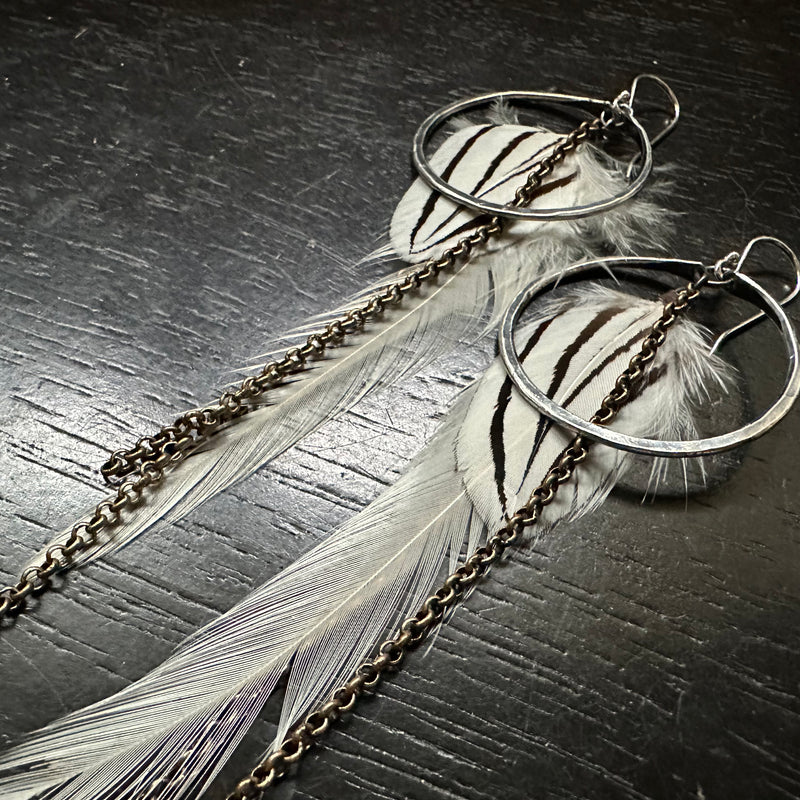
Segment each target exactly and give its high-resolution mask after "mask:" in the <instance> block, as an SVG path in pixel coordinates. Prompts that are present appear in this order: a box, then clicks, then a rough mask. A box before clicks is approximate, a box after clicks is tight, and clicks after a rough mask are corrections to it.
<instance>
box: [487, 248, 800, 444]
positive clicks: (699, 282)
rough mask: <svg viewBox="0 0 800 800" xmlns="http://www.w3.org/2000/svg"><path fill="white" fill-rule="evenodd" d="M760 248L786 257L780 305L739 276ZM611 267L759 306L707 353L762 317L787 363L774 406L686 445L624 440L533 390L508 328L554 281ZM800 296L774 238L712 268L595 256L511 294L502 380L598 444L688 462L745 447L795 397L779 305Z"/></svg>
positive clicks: (795, 364) (792, 337) (797, 366)
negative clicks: (684, 281)
mask: <svg viewBox="0 0 800 800" xmlns="http://www.w3.org/2000/svg"><path fill="white" fill-rule="evenodd" d="M760 244H767V245H772V246H774V247H776V248H777V249H779V250H780V251H781V252H782V253H783V254H784V255H785V256H787V257H788V258H789V259H790V261H791V264H792V267H793V269H794V273H795V281H794V286H793V288H792V289H791V291H790V292H789V293H788V295H787V296H786V297H784V298H783V299H782V300H781V301H778V300H776V299H775V298H774V297H773V296H772V295H771V294H770V293H769V292H768V291H767V290H766V289H765V288H764V287H763V286H762V285H761V284H759V283H758V282H757V281H755V280H753V279H752V278H751V277H749V276H748V275H745V274H744V273H743V272H742V266H743V265H744V263H745V262H746V261H747V259H748V257H749V255H750V253H751V251H752V250H753V248H754V247H755V246H757V245H760ZM613 267H635V268H637V269H656V270H662V271H666V272H672V273H674V274H677V275H680V276H681V277H684V278H688V279H694V286H695V288H696V289H697V290H700V289H701V288H703V287H726V288H731V289H733V290H734V291H736V290H737V289H744V290H746V292H747V293H748V294H750V296H751V297H753V298H755V300H756V302H757V303H758V304H759V305H760V306H761V310H760V312H759V313H758V314H755V315H754V316H752V317H750V318H749V319H747V320H745V321H744V322H742V323H740V324H738V325H736V326H735V327H733V328H731V329H729V330H727V331H725V332H724V333H722V334H721V335H720V336H719V337H718V338H717V339H716V341H715V342H714V344H713V346H712V348H711V350H710V352H711V353H713V352H714V351H715V350H716V349H717V348H718V347H719V346H720V345H721V344H722V342H723V341H724V340H726V339H727V338H729V337H730V336H732V335H734V334H736V333H739V332H741V331H742V330H744V329H745V328H747V327H749V326H750V325H752V324H753V323H754V322H756V321H757V320H759V319H761V318H762V317H763V316H768V317H770V318H771V319H772V320H773V321H774V322H775V324H776V325H777V326H778V329H779V331H780V334H781V338H782V339H783V343H784V346H785V349H786V357H787V361H788V370H787V375H786V380H785V383H784V386H783V389H782V391H781V393H780V395H779V397H778V398H777V400H775V402H774V403H773V404H772V405H771V406H770V407H769V408H768V409H767V410H766V411H765V412H764V413H763V414H761V415H760V416H759V417H757V418H756V419H755V420H753V421H751V422H749V423H747V424H745V425H743V426H742V427H741V428H738V429H737V430H735V431H731V432H729V433H724V434H720V435H718V436H711V437H708V438H704V439H695V440H691V441H657V440H654V439H647V438H642V437H635V436H628V435H626V434H624V433H620V432H618V431H613V430H609V429H608V428H607V427H605V426H604V425H600V424H597V423H596V422H595V421H592V420H586V419H582V418H581V417H579V416H578V415H576V414H574V413H572V412H571V411H569V410H567V409H566V408H564V407H563V406H562V405H560V404H559V403H557V402H555V401H554V400H552V399H550V398H549V397H548V396H547V395H546V394H545V393H544V392H543V391H542V390H541V388H540V387H538V386H537V385H536V384H535V383H534V382H533V381H532V380H531V378H530V376H529V375H528V374H527V372H526V371H525V369H524V368H523V365H522V362H521V360H520V357H519V354H518V353H517V350H516V346H515V343H514V328H515V327H516V324H517V322H518V321H519V318H520V316H521V315H522V312H523V311H524V310H525V309H526V308H527V307H528V305H529V304H530V303H531V302H532V301H533V300H534V299H535V298H537V297H538V296H540V295H541V294H542V293H543V292H545V291H546V290H547V289H548V288H551V287H552V286H553V285H554V284H556V283H557V282H560V281H564V280H569V279H570V278H575V277H584V276H585V275H587V274H590V273H594V272H597V271H598V270H605V271H608V270H609V269H611V268H613ZM798 292H800V259H798V257H797V255H796V254H795V253H794V251H793V250H792V249H791V248H790V247H789V246H788V245H787V244H786V243H785V242H782V241H781V240H780V239H776V238H774V237H771V236H759V237H757V238H755V239H753V240H751V241H750V242H749V243H748V244H747V246H746V247H745V248H744V250H743V251H742V252H741V254H740V253H735V252H734V253H730V254H729V255H728V256H726V257H725V258H723V259H721V260H720V261H717V262H716V263H714V264H711V265H706V264H703V263H702V262H700V261H690V260H684V259H674V258H643V257H630V256H626V257H612V258H598V259H593V260H591V261H585V262H581V263H578V264H574V265H572V266H571V267H569V268H567V269H566V270H564V271H563V272H562V273H561V274H560V275H558V276H555V277H554V276H548V277H546V278H543V279H541V280H538V281H535V282H534V283H532V284H530V285H529V286H527V287H526V288H525V289H523V290H522V291H521V292H520V293H519V295H517V297H516V299H515V300H514V302H513V303H512V304H511V306H509V308H508V310H507V311H506V313H505V314H504V316H503V319H502V321H501V324H500V330H499V348H500V356H501V358H502V360H503V363H504V364H505V368H506V370H507V372H508V376H509V378H510V379H511V381H512V382H513V383H514V385H515V386H516V388H517V389H518V391H519V392H520V393H521V394H522V396H523V397H524V398H525V399H526V400H527V401H528V402H529V403H530V404H531V405H532V406H534V407H535V408H536V409H537V410H538V411H539V412H541V413H542V414H544V415H545V416H546V417H549V418H550V419H551V420H553V421H554V422H557V423H558V424H559V425H562V426H563V427H564V428H567V429H568V430H570V431H572V432H574V433H577V434H581V435H584V436H586V437H588V438H590V439H593V440H595V441H598V442H602V443H603V444H607V445H609V446H611V447H615V448H617V449H619V450H625V451H628V452H631V453H640V454H643V455H650V456H660V457H668V458H689V457H694V456H703V455H710V454H712V453H719V452H723V451H725V450H731V449H733V448H734V447H738V446H739V445H742V444H745V443H746V442H749V441H752V440H753V439H757V438H758V437H759V436H762V435H763V434H765V433H766V432H767V431H768V430H770V429H771V428H773V427H774V426H775V425H777V423H778V422H780V420H782V419H783V418H784V417H785V416H786V414H787V413H788V412H789V410H790V409H791V408H792V406H793V405H794V403H795V401H796V400H797V397H798V394H800V354H799V352H798V339H797V333H796V331H795V329H794V326H793V325H792V323H791V321H790V320H789V318H788V316H787V315H786V312H785V311H784V309H783V306H784V305H786V304H787V303H788V302H790V301H791V300H793V299H794V298H795V297H796V296H797V294H798Z"/></svg>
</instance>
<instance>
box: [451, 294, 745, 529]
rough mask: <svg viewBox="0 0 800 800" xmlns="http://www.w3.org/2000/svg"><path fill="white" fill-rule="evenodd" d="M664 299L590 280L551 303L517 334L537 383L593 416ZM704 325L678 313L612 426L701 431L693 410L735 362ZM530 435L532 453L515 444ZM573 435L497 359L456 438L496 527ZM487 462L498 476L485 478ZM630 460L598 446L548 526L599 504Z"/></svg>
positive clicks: (470, 480)
mask: <svg viewBox="0 0 800 800" xmlns="http://www.w3.org/2000/svg"><path fill="white" fill-rule="evenodd" d="M663 309H664V301H662V300H648V299H644V298H641V297H634V296H632V295H630V294H627V293H623V292H618V291H614V290H611V289H605V288H602V287H589V288H584V289H581V290H577V291H573V292H571V293H570V294H569V295H567V296H566V297H565V298H564V299H560V300H555V301H552V302H550V303H548V304H546V306H545V307H544V308H543V309H542V311H541V312H539V314H538V315H537V318H536V319H535V320H534V321H532V322H530V323H528V324H526V325H525V326H524V327H522V328H521V329H520V330H519V331H518V332H517V335H516V337H515V338H516V344H517V351H518V353H519V354H520V357H521V359H522V362H523V364H524V366H525V371H526V372H527V373H528V374H529V375H530V376H531V378H532V380H533V381H534V383H536V384H537V386H539V387H540V388H541V389H543V390H544V391H545V392H546V393H547V394H548V396H550V397H552V398H553V399H555V400H556V401H557V402H558V403H560V404H561V405H563V406H564V407H565V408H567V409H569V410H570V411H572V412H573V413H575V414H577V415H578V416H580V417H582V418H584V419H589V418H590V417H591V416H592V414H594V413H595V412H596V411H597V410H598V409H599V407H600V403H601V402H602V400H603V398H604V397H605V395H606V394H607V393H608V391H609V390H610V389H611V388H612V387H613V386H614V382H615V381H616V379H617V376H618V375H619V374H620V373H621V372H622V371H623V370H624V369H625V368H626V367H627V365H628V362H629V361H630V359H631V356H632V355H633V354H634V353H635V352H637V351H638V349H639V347H640V346H641V343H642V341H643V339H644V338H645V336H646V335H647V334H648V333H649V331H650V329H651V328H652V326H653V323H654V322H655V321H656V320H657V319H658V317H659V316H660V315H661V313H662V311H663ZM708 350H709V348H708V343H707V337H706V334H705V331H704V329H703V328H702V327H701V326H699V325H697V324H696V323H693V322H688V321H687V320H685V319H680V320H679V321H678V322H677V323H676V324H675V326H674V327H673V329H672V330H671V331H670V333H669V335H668V337H667V339H666V342H665V343H664V345H663V346H662V347H661V348H660V349H659V351H658V353H657V355H656V359H655V361H654V363H653V364H652V365H651V368H650V370H649V371H648V373H647V379H646V381H645V383H644V386H643V388H641V389H640V391H639V393H638V395H637V398H636V400H635V402H631V403H628V404H626V405H625V406H623V407H622V409H621V410H620V413H619V415H618V416H617V418H616V420H614V422H613V423H612V424H611V427H612V428H613V429H615V430H621V431H623V432H625V433H628V434H630V435H633V436H645V437H647V436H649V437H655V438H662V439H663V438H667V439H687V438H694V437H695V436H696V434H697V430H696V426H695V421H694V419H695V414H694V409H695V408H696V407H697V406H698V405H699V403H700V402H701V401H702V400H703V399H705V398H706V397H707V396H708V395H707V393H708V387H709V386H713V387H716V388H717V389H721V390H727V387H728V386H729V385H730V369H729V367H728V366H727V365H726V364H725V362H724V361H722V360H721V359H720V358H719V357H717V356H710V355H709V353H708ZM520 437H524V438H526V439H527V440H529V441H530V442H531V443H532V444H533V449H532V451H527V452H526V451H525V450H524V449H523V448H520V447H515V446H514V443H515V442H516V441H518V439H519V438H520ZM572 438H573V434H571V433H570V432H569V431H566V430H564V429H563V428H560V427H558V426H556V425H554V424H553V423H552V422H551V421H550V420H548V419H546V418H545V417H542V416H541V415H540V414H539V413H538V412H537V411H536V410H535V409H534V408H533V407H532V406H531V405H530V404H529V403H528V402H527V401H526V400H525V398H524V397H523V396H522V395H521V394H520V393H519V392H518V390H517V389H516V387H514V385H513V384H512V383H511V380H510V378H509V377H508V376H507V374H506V371H505V369H504V367H503V364H502V362H501V361H499V359H498V360H497V361H496V362H495V363H494V364H493V365H492V366H491V367H490V368H489V369H488V370H487V372H486V374H485V376H484V378H483V379H482V381H481V383H480V385H479V386H478V388H477V390H476V392H475V394H474V396H473V399H472V402H471V406H470V409H469V412H468V414H467V416H466V419H465V422H464V425H463V427H462V429H461V432H460V434H459V438H458V446H457V463H458V468H459V471H460V472H461V474H462V477H463V479H464V481H465V483H466V486H467V490H468V492H469V495H470V499H471V500H472V502H473V504H474V505H475V508H476V510H477V511H478V513H479V514H480V516H481V518H482V519H483V520H484V521H485V522H486V523H487V524H488V525H490V526H492V525H498V524H500V522H501V521H502V520H503V519H504V518H505V516H506V515H507V514H508V515H510V514H513V513H514V511H516V510H517V508H518V507H519V506H520V505H522V504H523V503H524V502H525V501H526V500H527V499H528V498H529V497H530V494H531V492H532V491H533V490H534V489H535V488H536V487H537V486H538V484H539V483H540V482H541V480H542V478H543V477H544V475H545V474H546V473H547V471H548V469H549V468H550V467H551V466H553V465H554V464H555V462H556V460H557V459H558V457H559V456H560V454H561V453H562V451H563V450H564V448H565V447H566V446H567V445H568V444H569V442H570V441H571V440H572ZM487 464H491V465H492V475H491V478H490V479H487V471H486V468H487ZM629 464H630V458H629V457H628V456H627V455H626V454H625V453H623V452H622V451H621V450H617V449H614V448H611V447H607V446H604V445H594V446H593V447H592V448H591V450H590V456H589V458H588V459H587V460H586V461H585V462H584V463H583V464H581V467H580V469H579V470H578V471H577V475H576V478H575V479H574V480H572V481H570V482H568V483H567V484H565V485H564V486H562V487H561V489H560V491H559V493H558V495H557V497H556V500H555V501H554V502H553V503H552V504H551V505H550V506H548V507H547V508H546V509H545V513H544V514H543V516H542V521H543V523H545V525H546V524H548V523H550V522H552V521H554V520H559V521H560V520H566V521H569V520H571V519H574V518H575V517H576V516H578V515H581V514H585V513H587V512H588V511H591V510H592V509H593V508H595V507H597V506H598V505H600V504H601V503H602V502H603V500H604V499H605V498H606V496H607V495H608V493H609V492H610V491H611V489H612V488H613V486H614V484H615V483H616V482H617V481H618V480H619V478H620V477H621V476H622V474H623V473H624V471H625V469H626V468H627V467H628V466H629Z"/></svg>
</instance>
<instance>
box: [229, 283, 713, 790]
mask: <svg viewBox="0 0 800 800" xmlns="http://www.w3.org/2000/svg"><path fill="white" fill-rule="evenodd" d="M707 281H708V275H707V274H703V275H702V276H701V277H699V278H698V279H697V280H695V281H693V282H692V283H689V284H688V285H686V286H685V287H683V288H682V289H679V290H678V291H677V292H676V293H675V299H674V300H672V301H670V302H668V303H667V304H666V305H665V306H664V311H663V313H662V315H661V316H660V317H659V319H658V320H656V322H655V323H654V324H653V327H652V328H651V329H650V332H649V333H648V335H647V336H646V337H645V339H644V340H643V342H642V345H641V348H640V350H639V352H638V353H636V355H634V356H633V357H632V358H631V360H630V361H629V362H628V366H627V367H626V369H625V370H624V371H623V372H622V373H621V374H620V376H619V377H618V378H617V380H616V382H615V384H614V388H613V389H612V390H611V391H610V392H609V393H608V394H607V395H606V397H605V398H604V399H603V401H602V403H601V404H600V408H599V409H598V411H597V413H595V414H594V416H593V417H592V418H591V421H592V422H593V423H595V424H597V425H608V424H609V423H610V422H612V420H614V418H615V417H616V416H617V414H618V413H619V411H620V409H621V408H622V407H623V406H624V405H625V403H626V402H628V401H629V400H630V399H631V398H632V396H633V393H634V392H635V390H636V385H637V384H638V383H639V382H640V380H641V378H642V377H643V376H644V373H645V369H646V368H647V365H648V364H650V363H651V362H652V361H653V359H654V358H655V357H656V353H657V352H658V349H659V347H661V345H662V344H663V343H664V340H665V338H666V335H667V331H668V330H669V328H671V327H672V326H673V325H674V324H675V321H676V320H677V319H678V316H679V315H680V314H681V313H683V312H684V311H685V310H686V309H687V308H688V307H689V305H690V304H691V302H692V301H693V300H694V299H695V298H696V297H697V296H698V295H699V293H700V289H701V288H702V287H703V286H704V285H705V284H706V283H707ZM590 444H591V443H590V442H588V441H585V439H584V437H583V436H576V437H575V438H574V439H573V440H572V441H571V442H570V444H569V445H568V446H567V447H566V448H565V449H564V450H563V451H562V453H561V455H560V457H559V459H558V461H557V462H556V464H555V466H553V467H552V468H551V469H550V470H549V471H548V473H547V475H546V476H545V478H544V480H543V481H542V482H541V483H540V484H539V486H537V487H536V489H534V490H533V492H532V493H531V496H530V499H529V500H528V502H527V503H525V505H523V506H522V507H521V508H519V509H518V510H517V511H516V512H515V513H514V514H513V515H512V516H511V517H509V518H508V519H507V520H506V522H505V524H504V525H503V526H502V527H501V528H500V529H499V530H498V531H496V532H495V533H494V534H493V535H492V536H491V537H489V539H488V541H487V542H486V544H485V545H483V546H481V547H479V548H477V549H476V550H475V551H474V552H473V553H472V554H471V555H470V556H469V557H468V558H467V559H466V561H465V562H464V563H463V564H462V565H461V566H460V567H458V569H456V570H455V571H454V572H453V573H451V574H450V575H449V576H448V577H447V578H445V580H444V582H443V583H442V585H441V586H440V587H439V589H438V590H437V591H436V592H434V593H433V594H432V595H430V596H429V597H428V598H427V599H426V600H425V601H424V602H423V603H422V605H421V606H420V608H419V610H418V611H417V613H416V614H415V615H414V616H413V617H409V618H408V619H406V620H405V621H404V622H403V623H402V624H401V625H400V626H399V628H398V629H397V630H396V632H395V633H394V635H393V636H392V638H390V639H387V640H386V641H385V642H383V643H382V644H381V645H380V646H379V647H378V651H377V655H376V656H374V657H373V658H372V659H370V660H369V661H365V662H363V663H362V664H361V665H360V666H359V667H358V668H357V669H356V670H355V672H354V673H353V674H352V676H351V677H350V679H349V680H348V681H346V682H345V683H343V684H342V685H341V686H339V687H338V688H337V689H335V690H334V691H333V692H332V694H331V695H330V697H329V699H328V700H327V701H326V702H324V703H322V704H321V705H320V706H319V707H318V708H316V709H315V710H314V711H312V712H311V713H310V714H309V715H308V716H306V717H305V719H303V720H301V721H300V722H298V723H297V724H296V725H295V726H294V727H293V728H292V729H291V730H290V731H289V734H288V736H287V737H286V739H285V740H284V741H283V743H282V744H281V745H280V747H278V748H277V749H275V750H273V751H272V752H271V753H270V754H269V755H268V756H267V757H266V759H264V761H262V762H261V763H260V764H258V766H256V767H255V768H254V769H253V770H252V771H251V772H250V774H249V775H247V777H245V778H243V779H242V780H241V781H239V783H237V785H236V788H235V789H234V790H233V791H232V792H231V793H230V794H228V796H227V797H226V800H252V798H258V797H260V796H261V794H262V793H263V792H264V791H265V790H266V789H268V788H269V787H270V786H272V785H273V784H275V783H276V782H277V781H279V780H280V779H281V778H283V777H284V776H285V775H286V773H287V772H288V770H289V768H290V766H291V765H292V764H294V763H295V762H297V761H299V760H300V759H301V758H302V757H303V755H304V754H305V753H306V752H308V750H309V749H310V748H311V746H312V745H313V744H314V743H315V742H316V741H317V739H319V738H320V737H321V736H322V735H323V734H324V733H325V732H326V731H327V730H328V729H329V728H330V726H331V724H332V723H334V722H336V720H338V719H339V718H340V717H341V715H342V714H344V713H346V712H348V711H351V710H352V709H353V706H354V705H355V703H356V701H357V700H358V698H359V697H360V696H361V695H362V694H363V693H364V692H365V691H366V690H369V689H374V688H375V687H376V686H377V685H378V683H379V682H380V680H381V678H382V676H383V675H384V673H386V672H387V671H389V670H391V669H399V668H400V665H401V663H402V661H403V659H404V658H405V655H406V653H407V652H408V651H410V650H412V649H413V648H415V647H417V646H418V645H419V644H421V643H422V642H423V641H425V639H426V638H427V637H428V635H429V634H430V633H431V631H432V630H433V629H434V628H435V627H436V626H437V625H439V624H440V623H441V621H442V619H443V618H444V615H445V613H446V612H447V610H448V609H451V608H453V607H454V606H456V605H457V604H458V603H459V602H461V600H463V598H464V595H465V592H466V591H467V589H469V587H471V586H472V585H473V584H475V583H476V582H477V581H478V580H479V579H480V578H481V577H482V576H483V575H484V574H485V573H486V572H487V570H488V569H489V567H490V566H491V565H492V564H493V563H494V562H495V561H497V559H499V558H500V557H501V556H502V555H503V554H504V552H505V551H506V548H508V547H509V546H510V545H512V544H514V543H515V542H517V540H518V539H519V538H520V536H521V534H522V532H523V530H524V529H525V528H526V527H528V526H529V525H533V524H534V523H535V522H536V521H537V520H538V519H539V517H540V515H541V513H542V511H543V509H544V508H545V506H548V505H550V503H552V502H553V500H555V498H556V494H557V493H558V489H559V487H560V486H561V485H562V484H564V483H566V482H567V481H569V480H570V479H571V478H572V476H573V475H574V474H575V470H576V467H577V466H578V465H579V464H580V463H581V462H582V461H584V460H585V459H586V456H587V455H588V452H589V447H590Z"/></svg>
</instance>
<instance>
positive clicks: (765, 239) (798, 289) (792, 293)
mask: <svg viewBox="0 0 800 800" xmlns="http://www.w3.org/2000/svg"><path fill="white" fill-rule="evenodd" d="M761 243H764V244H771V245H774V246H775V247H777V248H778V249H779V250H782V251H783V252H784V253H785V254H786V255H787V256H789V259H790V260H791V262H792V266H793V267H794V275H795V278H794V286H792V287H791V289H790V290H789V293H788V294H787V295H786V296H785V297H784V298H783V299H782V300H779V301H778V302H779V303H780V305H781V306H786V305H787V304H788V303H791V302H792V300H794V298H795V297H797V295H798V294H800V258H798V257H797V253H795V252H794V250H792V248H791V247H789V245H788V244H786V242H783V241H781V240H780V239H776V238H775V237H774V236H756V238H755V239H751V240H750V241H749V242H748V243H747V246H746V247H745V248H744V250H743V251H742V254H741V255H739V256H738V258H737V260H736V266H735V267H734V271H735V272H737V273H738V272H739V271H740V270H741V268H742V265H743V264H744V262H745V261H746V260H747V258H748V256H749V255H750V251H751V250H752V249H753V247H755V246H756V245H757V244H761ZM732 255H737V254H732ZM728 257H729V256H728ZM721 282H722V281H719V280H716V281H711V283H712V284H714V283H716V284H719V283H721ZM765 316H766V312H764V311H759V313H758V314H753V316H752V317H748V318H747V319H746V320H745V321H744V322H740V323H739V324H738V325H734V326H733V327H732V328H728V330H726V331H723V332H722V333H721V334H720V335H719V336H718V337H717V338H716V339H715V340H714V344H713V345H712V346H711V350H710V351H709V354H710V355H713V354H714V353H716V352H717V350H718V349H719V348H720V347H721V346H722V344H723V343H724V342H725V341H726V339H730V338H731V337H732V336H736V335H737V334H739V333H741V332H742V331H744V330H746V329H747V328H749V327H750V326H751V325H754V324H755V323H756V322H758V321H759V320H761V319H763V318H764V317H765Z"/></svg>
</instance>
